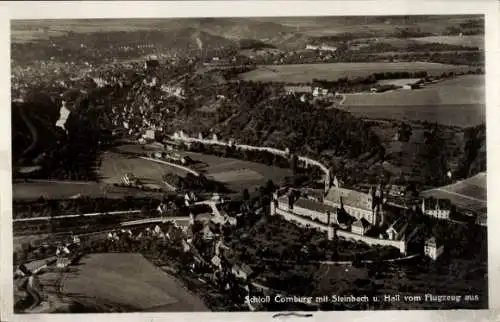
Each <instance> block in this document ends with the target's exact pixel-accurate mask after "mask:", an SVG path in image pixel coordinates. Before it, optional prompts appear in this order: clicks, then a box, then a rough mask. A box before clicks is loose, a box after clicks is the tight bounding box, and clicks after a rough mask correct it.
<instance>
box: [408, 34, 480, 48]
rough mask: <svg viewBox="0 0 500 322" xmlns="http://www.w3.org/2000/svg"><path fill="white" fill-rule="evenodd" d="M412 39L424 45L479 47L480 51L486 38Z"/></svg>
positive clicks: (444, 37) (473, 36)
mask: <svg viewBox="0 0 500 322" xmlns="http://www.w3.org/2000/svg"><path fill="white" fill-rule="evenodd" d="M410 39H411V40H415V41H417V42H422V43H439V44H447V45H459V46H467V47H478V48H479V49H484V36H482V35H471V36H468V35H466V36H458V35H457V36H428V37H418V38H410Z"/></svg>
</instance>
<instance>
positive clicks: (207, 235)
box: [202, 225, 215, 240]
mask: <svg viewBox="0 0 500 322" xmlns="http://www.w3.org/2000/svg"><path fill="white" fill-rule="evenodd" d="M202 233H203V239H204V240H212V239H214V237H215V234H214V233H213V232H212V230H211V229H210V227H209V226H208V225H206V226H205V227H203V230H202Z"/></svg>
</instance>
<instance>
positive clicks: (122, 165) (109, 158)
mask: <svg viewBox="0 0 500 322" xmlns="http://www.w3.org/2000/svg"><path fill="white" fill-rule="evenodd" d="M99 173H100V175H101V178H102V179H101V180H102V182H104V183H108V184H114V183H121V182H122V177H123V176H124V175H125V174H126V173H133V174H134V176H135V177H136V178H137V179H139V181H140V182H141V183H142V184H144V185H148V184H150V185H155V186H157V185H159V186H162V187H163V188H166V189H168V187H167V186H165V185H164V183H163V182H162V177H163V175H165V174H166V173H174V174H176V175H179V176H182V177H184V176H186V174H187V172H186V171H184V170H181V169H179V168H176V167H173V166H169V165H166V164H160V163H156V162H154V161H149V160H144V159H141V158H139V157H136V156H128V155H124V154H120V153H113V152H106V153H104V154H103V157H102V159H101V167H100V169H99Z"/></svg>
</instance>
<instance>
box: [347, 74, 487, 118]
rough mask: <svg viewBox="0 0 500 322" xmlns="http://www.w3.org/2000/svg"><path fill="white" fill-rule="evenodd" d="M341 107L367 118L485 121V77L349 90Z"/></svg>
mask: <svg viewBox="0 0 500 322" xmlns="http://www.w3.org/2000/svg"><path fill="white" fill-rule="evenodd" d="M342 108H343V109H345V110H347V111H349V112H351V113H353V114H356V115H359V116H362V117H366V118H374V119H376V118H386V119H399V120H420V121H424V120H426V121H429V122H434V121H436V122H438V123H442V124H448V125H457V126H472V125H477V124H481V123H484V122H486V106H485V88H484V77H483V76H475V75H467V76H461V77H457V78H454V79H451V80H446V81H442V82H439V83H436V84H432V85H428V86H427V87H425V88H422V89H416V90H397V91H392V92H385V93H360V94H348V95H346V99H345V101H344V102H343V105H342Z"/></svg>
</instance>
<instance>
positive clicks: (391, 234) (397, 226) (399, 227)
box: [386, 217, 408, 240]
mask: <svg viewBox="0 0 500 322" xmlns="http://www.w3.org/2000/svg"><path fill="white" fill-rule="evenodd" d="M407 227H408V222H407V221H406V220H405V218H403V217H401V218H399V219H398V220H396V221H395V222H394V223H393V224H392V225H391V226H390V227H389V228H388V229H387V230H386V233H387V236H388V238H389V239H390V240H400V239H401V237H403V234H404V233H405V231H406V228H407Z"/></svg>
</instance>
